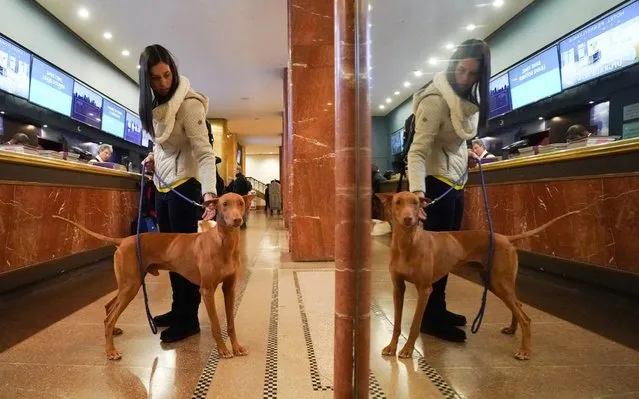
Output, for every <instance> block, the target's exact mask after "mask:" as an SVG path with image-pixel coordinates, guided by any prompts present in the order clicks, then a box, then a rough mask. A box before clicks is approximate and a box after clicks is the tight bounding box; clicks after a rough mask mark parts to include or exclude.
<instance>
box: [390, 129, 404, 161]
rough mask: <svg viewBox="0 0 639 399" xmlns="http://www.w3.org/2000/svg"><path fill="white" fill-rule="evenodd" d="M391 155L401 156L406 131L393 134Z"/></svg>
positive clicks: (402, 130)
mask: <svg viewBox="0 0 639 399" xmlns="http://www.w3.org/2000/svg"><path fill="white" fill-rule="evenodd" d="M390 140H391V155H396V154H401V153H402V150H403V148H404V129H401V130H398V131H396V132H395V133H393V134H391V138H390Z"/></svg>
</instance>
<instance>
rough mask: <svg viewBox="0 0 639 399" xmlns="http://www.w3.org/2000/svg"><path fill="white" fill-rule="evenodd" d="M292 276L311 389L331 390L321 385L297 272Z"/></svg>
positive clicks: (328, 386)
mask: <svg viewBox="0 0 639 399" xmlns="http://www.w3.org/2000/svg"><path fill="white" fill-rule="evenodd" d="M293 277H294V279H295V291H297V304H298V305H299V308H300V316H301V317H302V328H303V330H304V341H306V354H307V355H308V362H309V365H310V368H311V383H312V385H313V391H332V390H333V387H332V386H330V385H322V380H321V378H320V374H319V368H318V367H317V359H315V349H314V348H313V340H312V339H311V330H310V329H309V327H308V319H307V318H306V310H304V300H303V299H302V290H301V289H300V282H299V279H298V278H297V272H294V273H293Z"/></svg>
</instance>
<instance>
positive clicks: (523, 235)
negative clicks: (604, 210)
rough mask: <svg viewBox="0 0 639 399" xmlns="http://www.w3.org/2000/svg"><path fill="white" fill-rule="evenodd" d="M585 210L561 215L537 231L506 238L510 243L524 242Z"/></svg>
mask: <svg viewBox="0 0 639 399" xmlns="http://www.w3.org/2000/svg"><path fill="white" fill-rule="evenodd" d="M586 208H590V207H589V206H588V207H586ZM586 208H584V209H586ZM584 209H579V210H577V211H572V212H568V213H564V214H563V215H561V216H557V217H556V218H554V219H553V220H551V221H549V222H546V223H544V224H542V225H541V226H539V227H537V228H536V229H532V230H529V231H526V232H524V233H521V234H517V235H515V236H506V238H507V239H508V241H510V242H515V241H519V240H523V239H524V238H528V237H531V236H534V235H536V234H538V233H540V232H541V231H542V230H545V229H546V228H547V227H548V226H550V225H551V224H554V223H555V222H558V221H560V220H561V219H563V218H566V217H568V216H570V215H575V214H577V213H579V212H581V211H583V210H584Z"/></svg>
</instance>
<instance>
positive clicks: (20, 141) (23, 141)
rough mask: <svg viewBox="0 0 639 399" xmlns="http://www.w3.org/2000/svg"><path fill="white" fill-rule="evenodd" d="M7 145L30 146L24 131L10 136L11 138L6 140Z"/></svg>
mask: <svg viewBox="0 0 639 399" xmlns="http://www.w3.org/2000/svg"><path fill="white" fill-rule="evenodd" d="M7 144H9V145H24V146H27V147H32V145H31V139H29V136H27V135H26V134H25V133H16V134H15V136H13V137H12V138H11V140H9V141H7Z"/></svg>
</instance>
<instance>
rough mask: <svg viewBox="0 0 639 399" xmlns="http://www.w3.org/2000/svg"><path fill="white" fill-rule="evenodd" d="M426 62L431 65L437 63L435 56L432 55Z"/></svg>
mask: <svg viewBox="0 0 639 399" xmlns="http://www.w3.org/2000/svg"><path fill="white" fill-rule="evenodd" d="M428 63H429V64H431V65H437V58H435V57H432V58H431V59H429V60H428Z"/></svg>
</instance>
